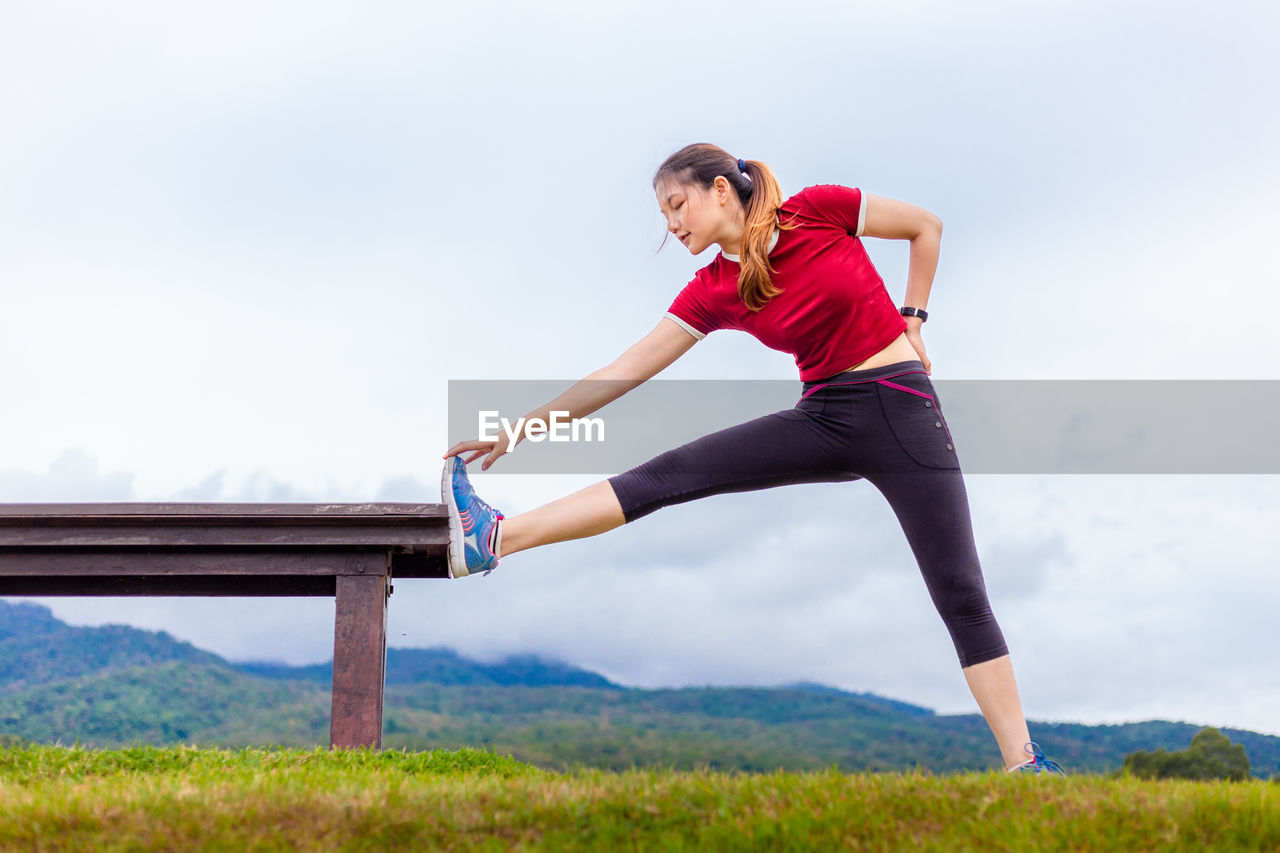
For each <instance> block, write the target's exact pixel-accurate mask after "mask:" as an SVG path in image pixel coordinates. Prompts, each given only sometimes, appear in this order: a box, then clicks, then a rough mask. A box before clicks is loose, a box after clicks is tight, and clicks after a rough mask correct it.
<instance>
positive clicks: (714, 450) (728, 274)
mask: <svg viewBox="0 0 1280 853" xmlns="http://www.w3.org/2000/svg"><path fill="white" fill-rule="evenodd" d="M653 188H654V191H655V192H656V193H657V199H658V206H659V208H660V209H661V210H662V213H663V215H664V216H665V217H666V221H667V229H668V231H669V232H670V233H671V234H674V235H675V236H676V237H677V238H679V240H680V242H681V243H683V244H684V245H685V246H686V247H687V248H688V249H689V251H690V253H692V254H694V255H698V254H700V253H701V252H703V251H704V250H705V249H707V248H708V247H709V246H711V245H712V244H717V245H719V247H720V253H719V254H718V255H717V256H716V257H715V259H714V260H712V262H711V263H710V264H708V265H707V266H705V267H703V268H702V269H700V270H698V272H697V274H696V275H695V276H694V278H693V280H692V281H690V282H689V284H688V285H687V286H686V287H685V288H684V289H683V290H682V291H681V292H680V293H679V295H678V296H677V297H676V298H675V301H674V302H672V303H671V307H670V310H669V311H668V312H667V313H666V315H665V316H664V317H663V318H662V319H661V320H660V321H659V322H658V325H657V326H656V327H655V328H654V329H653V331H651V332H649V334H647V335H645V336H644V337H643V338H642V339H641V340H640V341H638V342H637V343H636V344H635V345H633V346H632V347H631V348H629V349H628V350H627V351H626V352H624V353H623V354H622V355H621V356H619V357H618V359H617V360H615V361H614V362H613V363H612V364H610V365H608V366H607V367H604V368H601V369H600V370H597V371H595V372H594V373H592V374H590V375H589V376H587V377H586V379H584V380H583V381H582V382H579V383H577V384H575V385H574V386H573V387H572V388H570V389H569V390H568V391H566V392H565V393H564V394H562V395H561V396H560V397H558V398H557V399H555V400H553V401H551V402H550V403H548V404H547V405H545V406H543V407H542V408H541V409H538V410H536V411H534V412H530V413H529V415H527V416H526V417H527V419H532V418H535V417H537V418H542V419H543V420H544V421H546V420H548V419H549V413H550V412H552V411H560V412H568V413H569V414H568V417H571V418H579V417H585V416H586V415H588V414H590V413H591V412H594V411H596V410H597V409H599V408H600V407H602V406H604V405H606V404H607V403H609V402H611V401H612V400H614V399H617V398H618V397H619V396H621V395H622V394H624V393H626V392H627V391H629V390H630V389H632V388H634V387H636V386H637V385H639V384H641V383H642V382H644V381H645V380H647V379H649V378H650V377H652V376H654V375H655V374H657V373H658V372H660V371H661V370H663V369H664V368H666V367H667V366H668V365H670V364H671V363H672V362H674V361H675V360H676V359H677V358H679V357H680V356H681V355H683V354H684V353H685V352H687V351H688V350H689V348H690V347H692V346H693V345H694V344H695V343H697V342H698V341H699V340H701V339H702V338H703V337H705V336H706V335H707V334H708V333H710V332H711V331H713V330H715V329H722V328H734V329H740V330H744V331H747V332H750V333H751V334H752V335H754V336H755V337H757V338H758V339H759V340H760V341H761V342H762V343H764V344H765V345H767V346H769V347H772V348H774V349H778V350H782V351H784V352H789V353H792V354H794V355H795V358H796V364H797V367H798V368H799V370H800V379H801V380H802V381H803V382H804V389H803V393H802V396H801V399H800V400H799V402H798V403H797V404H796V406H795V407H794V408H792V409H787V410H784V411H781V412H775V413H773V414H770V415H765V416H763V417H760V418H756V419H755V420H752V421H748V422H747V423H743V424H739V425H737V426H734V427H730V428H728V429H723V430H720V431H718V432H715V433H712V434H710V435H707V436H704V437H703V438H700V439H698V440H696V441H693V442H690V443H689V444H686V445H684V446H682V447H678V448H676V449H674V450H671V451H668V452H666V453H663V454H661V455H659V456H657V457H654V458H653V459H651V460H649V461H648V462H645V463H644V464H642V465H639V466H637V467H635V468H633V469H631V470H630V471H626V472H624V473H622V474H618V475H616V476H613V477H610V478H608V479H607V480H604V481H601V482H599V483H597V484H595V485H593V486H589V487H588V488H586V489H583V490H581V491H579V492H577V493H575V494H572V495H569V496H568V497H565V498H562V499H560V500H558V501H554V502H552V503H550V504H547V505H546V506H542V507H539V508H538V509H535V510H531V511H530V512H526V513H522V514H520V515H516V516H512V517H511V518H505V517H504V516H503V515H502V514H501V513H499V512H497V511H496V510H494V509H493V508H492V507H490V506H489V505H488V504H487V503H485V502H484V501H482V500H480V499H479V498H478V497H476V496H475V493H474V491H473V490H472V488H471V485H470V482H469V481H468V480H467V476H466V463H469V462H472V461H474V460H475V459H478V458H479V457H481V456H486V457H487V458H486V459H485V461H484V462H483V463H482V464H481V469H482V470H483V469H488V468H489V466H490V465H492V464H493V463H494V462H495V461H496V460H497V459H498V458H499V457H501V456H502V455H503V454H505V453H508V452H510V451H511V450H512V449H513V447H514V446H515V444H516V443H518V442H519V441H520V439H521V438H523V435H524V434H523V433H517V436H518V437H517V438H516V439H515V440H514V442H513V441H512V440H511V439H510V438H506V437H503V438H501V439H500V440H498V441H462V442H459V443H457V444H455V445H454V446H453V447H451V448H449V451H448V452H447V453H446V454H445V460H446V464H445V471H444V476H443V478H442V483H441V492H442V496H443V498H444V500H445V502H446V504H448V505H449V507H450V521H451V524H452V526H453V529H452V531H451V533H452V535H451V540H452V543H451V545H450V551H449V563H450V574H451V575H452V576H453V577H462V576H465V575H468V574H474V573H476V572H478V571H484V572H486V573H487V572H488V571H490V570H492V569H493V568H494V567H496V566H497V564H498V558H499V557H500V556H501V557H503V558H505V557H507V556H508V555H510V554H514V553H516V552H517V551H523V550H525V549H527V548H532V547H535V546H537V545H545V544H548V543H551V542H561V541H564V540H567V539H577V538H581V537H585V536H594V535H596V534H599V533H603V532H605V531H606V530H611V529H613V528H615V527H618V526H619V525H622V524H626V523H630V522H633V521H635V520H636V519H638V518H640V517H642V516H644V515H648V514H649V513H651V512H653V511H655V510H657V509H659V508H661V507H665V506H670V505H672V504H676V503H682V502H685V501H690V500H694V499H696V498H701V497H706V496H708V495H713V494H719V493H724V492H732V491H747V490H753V489H764V488H770V487H773V486H781V485H787V484H794V483H815V482H841V481H849V480H859V479H866V480H868V481H870V482H871V483H872V484H873V485H874V486H875V487H876V488H877V489H878V490H879V491H880V492H881V493H882V494H883V495H884V496H885V498H886V499H887V500H888V501H889V504H890V506H891V507H892V508H893V511H894V513H895V514H896V515H897V518H898V521H899V522H900V523H901V525H902V529H903V532H904V533H905V534H906V536H907V540H908V542H909V543H910V545H911V549H912V551H913V553H914V554H915V557H916V560H917V562H918V564H919V567H920V571H921V573H922V574H923V576H924V580H925V584H926V586H927V587H928V590H929V594H930V596H931V597H932V599H933V602H934V604H935V606H936V607H937V608H938V612H939V614H940V615H941V616H942V619H943V621H944V623H945V624H946V626H947V630H948V631H949V632H950V634H951V639H952V642H953V643H954V645H955V648H956V652H957V654H958V655H959V658H960V664H961V667H962V670H963V673H964V676H965V679H966V681H967V682H968V684H969V688H970V690H971V691H972V692H973V695H974V698H975V699H976V700H977V702H978V706H979V708H981V710H982V713H983V715H984V716H985V717H986V720H987V723H988V724H989V725H990V726H991V730H992V733H993V734H994V735H995V737H996V741H997V742H998V743H999V746H1000V751H1001V754H1002V755H1003V758H1004V763H1005V766H1006V768H1007V769H1009V770H1028V771H1036V772H1054V773H1061V772H1062V770H1061V768H1060V767H1058V765H1057V764H1056V763H1054V762H1052V761H1049V760H1048V759H1046V758H1045V757H1044V754H1043V753H1042V752H1041V751H1040V749H1039V747H1038V746H1036V745H1035V744H1034V743H1032V742H1031V741H1030V735H1029V733H1028V731H1027V724H1026V720H1025V719H1024V718H1023V715H1022V705H1021V700H1020V699H1019V696H1018V689H1017V685H1016V683H1015V681H1014V675H1013V667H1012V665H1011V663H1010V660H1009V651H1008V648H1007V647H1006V645H1005V642H1004V638H1003V636H1002V634H1001V632H1000V628H999V626H998V625H997V624H996V620H995V616H994V615H993V614H992V612H991V607H990V604H989V603H988V600H987V593H986V588H985V586H984V583H983V578H982V569H981V566H980V565H979V562H978V555H977V551H976V548H975V545H974V540H973V530H972V525H971V522H970V517H969V505H968V497H967V494H966V492H965V487H964V478H963V476H962V474H961V471H960V463H959V461H958V459H957V457H956V450H955V446H954V443H953V441H952V439H951V435H950V431H949V430H948V428H947V423H946V420H945V419H944V418H943V416H942V410H941V407H940V401H939V400H938V395H937V394H936V393H935V391H934V389H933V384H932V382H931V381H930V379H929V372H930V367H931V366H930V362H929V358H928V356H927V355H926V354H925V348H924V341H923V340H922V339H921V336H920V328H921V326H922V325H923V324H924V322H925V320H926V319H927V317H928V315H927V314H926V312H925V311H924V306H925V304H926V302H927V300H928V297H929V290H930V287H931V286H932V283H933V276H934V272H935V270H936V269H937V264H938V247H939V243H940V240H941V236H942V223H941V221H940V220H939V219H938V218H937V217H936V216H934V215H933V214H932V213H929V212H928V211H926V210H923V209H921V208H919V207H915V206H913V205H910V204H906V203H904V202H900V201H894V200H892V199H887V198H879V197H876V196H870V195H864V194H863V193H862V192H861V191H859V190H857V189H851V188H848V187H843V186H837V185H829V184H828V185H820V186H813V187H808V188H806V189H804V190H802V191H801V192H799V193H797V194H796V195H794V196H792V197H791V198H789V199H786V200H784V199H783V198H782V192H781V189H780V187H779V186H778V182H777V180H776V179H775V178H774V176H773V173H772V172H771V171H770V170H769V168H768V167H767V166H765V164H764V163H761V162H759V161H756V160H748V161H743V160H739V159H737V158H735V157H733V156H732V155H730V154H729V153H728V152H726V151H724V150H723V149H721V148H718V147H716V146H714V145H708V144H696V145H689V146H686V147H685V148H682V149H681V150H679V151H677V152H676V153H675V154H672V155H671V156H670V157H669V158H667V160H666V161H665V162H664V163H663V164H662V166H661V167H659V169H658V171H657V174H656V175H655V176H654V179H653ZM864 236H866V237H880V238H886V239H904V240H909V241H910V242H911V253H910V265H909V271H908V277H907V292H906V307H903V308H901V309H898V308H897V307H895V305H894V303H893V300H892V298H891V297H890V296H889V293H888V291H887V290H886V289H885V286H884V282H883V281H882V280H881V278H880V275H879V273H877V272H876V269H875V267H874V266H873V265H872V263H871V261H870V259H869V258H868V257H867V253H866V251H865V249H864V248H863V246H862V242H861V239H860V238H862V237H864ZM460 454H468V456H467V458H466V459H465V460H463V459H462V458H461V456H460ZM1028 753H1029V754H1030V755H1031V758H1030V759H1028V758H1027V754H1028Z"/></svg>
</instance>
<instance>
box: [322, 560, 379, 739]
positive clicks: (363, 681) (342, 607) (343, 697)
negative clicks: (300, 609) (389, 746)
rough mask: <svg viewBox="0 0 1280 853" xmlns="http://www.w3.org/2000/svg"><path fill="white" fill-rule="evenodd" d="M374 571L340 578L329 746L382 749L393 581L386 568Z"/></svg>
mask: <svg viewBox="0 0 1280 853" xmlns="http://www.w3.org/2000/svg"><path fill="white" fill-rule="evenodd" d="M372 568H373V567H371V571H370V573H368V574H364V575H340V576H339V577H338V578H337V581H338V588H337V596H336V606H335V614H334V623H333V712H332V716H331V717H330V722H329V746H330V747H343V748H349V747H358V746H368V747H372V748H373V749H381V748H382V695H383V688H384V686H385V684H386V667H387V596H388V595H389V594H390V583H389V579H388V574H387V571H386V569H385V567H383V566H379V567H377V571H376V572H375V571H372Z"/></svg>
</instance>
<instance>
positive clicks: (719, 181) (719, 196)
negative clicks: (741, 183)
mask: <svg viewBox="0 0 1280 853" xmlns="http://www.w3.org/2000/svg"><path fill="white" fill-rule="evenodd" d="M711 190H712V192H714V193H715V194H716V201H718V202H720V204H728V203H729V196H730V195H731V194H732V193H733V187H731V186H729V179H728V178H726V177H725V176H724V175H716V179H715V180H714V181H712V182H711Z"/></svg>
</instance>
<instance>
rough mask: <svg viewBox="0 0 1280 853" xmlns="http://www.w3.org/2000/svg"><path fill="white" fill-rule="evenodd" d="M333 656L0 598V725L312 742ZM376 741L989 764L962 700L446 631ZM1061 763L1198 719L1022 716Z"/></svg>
mask: <svg viewBox="0 0 1280 853" xmlns="http://www.w3.org/2000/svg"><path fill="white" fill-rule="evenodd" d="M331 673H332V665H331V664H328V663H326V664H316V665H312V666H288V665H285V664H279V663H263V662H250V663H245V662H240V663H236V662H231V661H228V660H226V659H224V658H222V657H219V656H218V655H215V654H213V653H211V652H207V651H204V650H201V649H198V648H196V647H195V646H193V645H191V644H190V643H185V642H181V641H179V640H177V639H175V638H173V637H172V636H170V635H169V634H167V633H164V632H155V631H145V630H141V629H137V628H131V627H127V626H121V625H107V626H101V627H92V628H89V627H74V626H70V625H67V624H65V623H63V622H61V621H59V620H58V619H56V618H54V617H53V615H52V613H51V612H50V611H49V609H48V608H46V607H43V606H40V605H36V604H33V603H29V602H20V603H19V602H6V601H3V600H0V742H4V741H5V740H7V741H10V742H13V741H34V742H43V743H63V744H72V743H79V744H81V745H85V746H96V747H114V746H124V745H129V744H136V743H152V744H171V743H189V744H196V745H201V746H244V745H278V746H315V745H318V744H326V743H328V726H329V702H330V696H329V685H330V678H331ZM386 683H387V688H386V706H385V712H384V736H383V745H384V748H393V749H400V748H405V749H415V750H416V749H435V748H450V749H452V748H458V747H461V746H472V747H481V748H488V749H492V750H494V751H496V752H500V753H505V754H510V755H512V756H514V757H516V758H518V759H521V760H525V761H530V762H532V763H535V764H539V765H541V766H545V767H551V768H565V767H570V766H574V765H586V766H597V767H606V768H613V769H623V768H627V767H631V766H667V767H677V768H692V767H708V768H712V769H724V770H742V771H768V770H775V769H779V768H784V769H789V770H806V769H822V768H827V767H833V766H834V767H837V768H839V769H841V770H844V771H857V770H906V769H911V768H913V767H921V768H924V769H928V770H930V771H933V772H938V773H941V772H954V771H961V770H982V769H990V768H994V767H998V766H999V753H998V750H997V749H996V747H995V741H994V739H993V738H992V736H991V733H990V731H989V729H988V728H987V726H986V723H985V721H984V720H983V719H982V717H981V716H980V715H977V714H959V715H941V714H937V713H935V712H934V711H933V710H931V709H929V708H926V707H923V706H919V705H913V704H910V703H907V702H902V701H899V700H896V699H889V698H886V697H882V696H877V695H874V694H871V693H851V692H846V691H843V690H838V689H836V688H833V687H828V686H825V685H818V684H807V683H798V684H792V685H789V686H784V687H774V688H762V687H738V688H734V687H686V688H678V689H658V690H651V689H639V688H632V687H626V686H624V685H620V684H616V683H613V682H611V681H609V680H608V679H607V678H605V677H604V676H602V675H599V674H598V673H594V672H590V671H588V670H585V669H581V668H578V667H574V666H572V665H570V664H567V663H563V662H559V661H554V660H548V659H545V658H542V657H538V656H536V655H517V656H512V657H508V658H506V659H504V660H501V661H498V662H495V663H484V662H480V661H475V660H471V659H468V658H466V657H464V656H462V655H460V654H458V653H457V652H456V651H453V650H451V649H447V648H431V649H395V648H393V649H388V651H387V682H386ZM1030 725H1031V729H1032V732H1033V733H1034V735H1035V737H1036V740H1037V741H1038V742H1039V743H1040V744H1041V746H1042V747H1044V749H1045V750H1046V752H1048V753H1049V755H1050V756H1051V757H1052V758H1054V759H1055V760H1057V761H1059V762H1060V763H1062V764H1063V765H1064V766H1066V767H1067V768H1068V769H1069V770H1073V771H1076V772H1095V773H1103V772H1111V771H1114V770H1116V769H1118V768H1119V767H1120V766H1121V765H1122V764H1123V761H1124V756H1125V755H1126V754H1128V753H1129V752H1133V751H1135V750H1139V749H1143V750H1148V751H1152V750H1156V749H1162V748H1163V749H1168V750H1177V749H1185V748H1186V747H1187V745H1188V743H1189V742H1190V740H1191V737H1192V736H1193V735H1194V734H1195V733H1196V732H1197V731H1198V730H1199V729H1200V727H1199V726H1196V725H1192V724H1190V723H1182V722H1171V721H1165V720H1151V721H1144V722H1140V723H1126V724H1120V725H1098V726H1094V725H1085V724H1080V723H1049V722H1037V721H1030ZM1220 730H1221V731H1222V732H1223V733H1224V734H1226V735H1227V736H1228V737H1230V738H1231V740H1232V741H1233V742H1235V743H1240V744H1243V745H1244V747H1245V750H1246V753H1247V754H1248V756H1249V760H1250V763H1251V769H1252V772H1253V774H1254V775H1255V776H1258V777H1261V778H1269V777H1274V776H1276V775H1277V774H1280V737H1274V736H1271V735H1265V734H1261V733H1257V732H1250V731H1247V730H1242V729H1232V728H1222V729H1220Z"/></svg>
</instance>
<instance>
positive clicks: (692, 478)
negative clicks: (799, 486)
mask: <svg viewBox="0 0 1280 853" xmlns="http://www.w3.org/2000/svg"><path fill="white" fill-rule="evenodd" d="M823 405H824V404H823V403H821V402H819V401H804V400H802V401H801V402H800V403H799V404H797V406H796V407H795V408H793V409H784V410H783V411H780V412H774V413H772V414H768V415H764V416H762V417H759V418H755V419H753V420H750V421H747V422H746V423H741V424H737V425H735V426H731V427H728V428H726V429H722V430H718V431H716V432H713V433H710V434H708V435H705V436H703V437H702V438H699V439H696V440H695V441H691V442H689V443H688V444H684V445H681V446H680V447H677V448H675V449H673V450H668V451H667V452H666V453H662V454H659V455H658V456H655V457H654V458H652V459H650V460H649V461H647V462H645V463H643V464H641V465H637V466H636V467H634V468H632V469H631V470H629V471H625V472H623V473H621V474H617V475H615V476H613V477H610V478H609V479H607V480H602V481H601V482H599V483H595V484H593V485H591V486H588V487H587V488H585V489H581V490H579V491H577V492H574V493H573V494H571V495H567V496H566V497H563V498H560V499H559V500H556V501H553V502H551V503H549V504H545V505H543V506H540V507H538V508H537V509H534V510H530V511H529V512H525V513H521V514H519V515H513V516H510V517H508V518H504V519H503V520H502V541H501V546H500V553H499V554H498V556H499V557H505V556H507V555H508V554H514V553H516V552H517V551H523V550H527V549H529V548H533V547H536V546H538V545H547V544H550V543H552V542H563V541H566V540H569V539H581V538H584V537H587V536H595V535H597V534H600V533H604V532H605V531H608V530H612V529H613V528H615V527H619V526H621V525H623V524H625V523H627V522H631V521H635V520H636V519H638V518H640V517H641V516H644V515H648V514H649V513H651V512H653V511H655V510H657V509H659V508H661V507H664V506H670V505H672V504H676V503H683V502H686V501H691V500H696V499H697V498H702V497H707V496H709V495H713V494H722V493H725V492H740V491H752V490H756V489H766V488H772V487H774V486H782V485H791V484H795V483H822V482H843V481H846V480H856V479H859V476H858V475H856V474H853V473H851V472H849V471H848V470H847V465H846V460H847V457H848V450H847V446H848V445H847V442H848V438H847V435H845V434H843V433H842V432H841V431H840V430H839V428H838V427H835V426H833V424H832V423H831V422H830V421H829V420H826V419H824V418H822V416H821V415H822V408H823Z"/></svg>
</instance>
